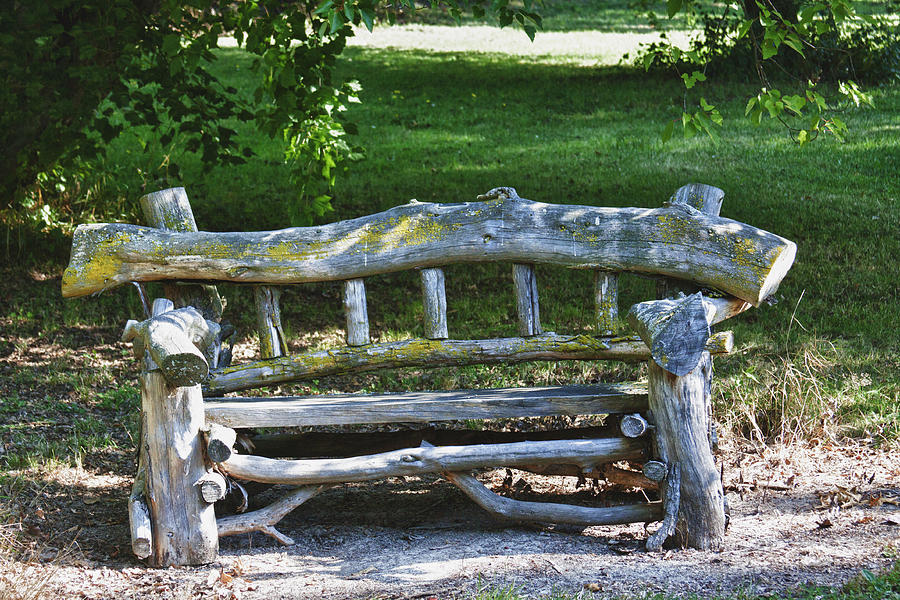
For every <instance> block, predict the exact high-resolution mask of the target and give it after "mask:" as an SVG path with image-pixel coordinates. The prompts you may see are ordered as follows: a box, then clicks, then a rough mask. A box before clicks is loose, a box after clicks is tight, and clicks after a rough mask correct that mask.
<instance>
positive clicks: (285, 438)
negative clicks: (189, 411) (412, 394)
mask: <svg viewBox="0 0 900 600" xmlns="http://www.w3.org/2000/svg"><path fill="white" fill-rule="evenodd" d="M614 435H617V431H616V429H615V428H614V427H612V426H604V427H575V428H572V429H553V430H548V431H490V430H484V431H473V430H471V429H438V428H435V427H423V428H420V429H408V430H400V431H364V432H347V431H304V432H301V433H265V434H261V435H254V436H252V437H250V442H251V443H252V444H253V454H254V455H255V456H265V457H268V458H320V457H326V456H327V457H332V458H336V457H347V456H359V455H361V454H378V453H380V452H390V451H392V450H400V449H401V448H412V447H415V446H421V445H422V442H423V441H427V442H429V443H431V444H434V445H435V446H465V445H470V444H502V443H509V442H526V441H538V440H573V439H591V438H599V437H610V436H614Z"/></svg>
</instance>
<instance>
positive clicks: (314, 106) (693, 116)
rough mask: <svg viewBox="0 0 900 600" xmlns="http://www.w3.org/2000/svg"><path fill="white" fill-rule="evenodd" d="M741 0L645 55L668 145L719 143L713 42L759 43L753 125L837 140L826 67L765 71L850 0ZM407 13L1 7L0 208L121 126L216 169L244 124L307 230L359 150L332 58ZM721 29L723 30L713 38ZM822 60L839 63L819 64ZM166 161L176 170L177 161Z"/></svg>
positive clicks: (526, 21)
mask: <svg viewBox="0 0 900 600" xmlns="http://www.w3.org/2000/svg"><path fill="white" fill-rule="evenodd" d="M741 2H742V4H740V5H733V6H731V7H730V8H729V10H731V11H732V12H731V13H728V15H729V16H728V19H727V21H726V18H725V17H726V14H725V13H723V15H722V16H721V17H720V18H718V20H716V19H707V29H708V30H707V32H706V39H705V41H704V42H702V43H698V44H695V45H694V46H692V47H691V49H689V50H680V49H678V48H676V47H674V46H672V45H665V44H664V45H657V46H655V47H653V48H651V49H649V50H648V51H647V52H645V53H644V55H643V56H642V58H641V62H642V64H643V65H644V66H645V68H654V67H659V66H665V67H669V68H674V69H676V70H677V71H678V73H679V75H680V77H681V79H682V80H683V82H684V86H685V94H686V97H685V110H684V112H683V114H682V117H681V119H680V121H670V122H669V124H668V126H667V127H665V130H664V132H663V137H664V138H668V137H670V136H671V135H672V134H673V133H674V132H675V131H676V130H677V129H680V130H682V131H683V132H684V133H685V135H694V134H697V133H706V134H708V135H710V136H712V137H716V136H717V134H716V128H717V126H718V125H719V124H721V122H722V116H721V114H720V113H719V111H718V109H717V108H716V106H715V105H714V104H713V103H712V99H711V98H707V97H706V96H704V95H702V94H699V93H696V92H697V86H698V85H699V84H702V82H703V81H705V80H706V79H707V76H708V75H707V73H708V71H707V67H708V65H710V64H711V63H712V62H713V61H714V60H715V59H716V57H717V54H716V53H717V52H718V53H719V54H721V55H723V56H724V55H725V54H727V53H725V52H723V51H722V49H721V48H718V49H717V46H716V44H719V45H720V46H722V45H724V46H729V47H731V46H734V45H735V44H737V43H739V42H740V40H745V41H746V42H747V47H748V48H749V52H750V55H751V61H752V62H753V64H754V65H755V69H756V70H757V72H758V73H759V75H760V78H761V81H762V88H761V90H760V92H759V93H758V95H756V96H755V97H752V98H749V99H748V103H747V111H746V112H747V115H748V116H750V117H751V118H753V119H755V120H756V121H757V122H759V121H761V120H762V119H764V118H767V117H771V118H776V119H781V120H783V121H784V122H785V124H787V125H788V126H789V128H790V129H791V131H792V133H793V135H794V136H795V139H796V140H797V141H799V142H800V143H805V142H807V141H810V140H811V139H814V138H815V137H816V136H817V135H819V134H820V133H829V132H830V133H834V134H837V135H841V133H842V132H843V131H844V130H845V128H846V126H845V125H844V123H843V122H842V121H841V120H840V119H839V118H837V117H836V116H835V115H834V113H833V109H834V108H835V107H836V106H837V105H836V104H835V102H834V101H833V100H830V99H828V98H827V97H826V94H825V93H824V92H823V91H822V90H821V88H820V85H819V82H820V81H821V80H823V79H824V72H823V70H822V69H821V68H818V69H817V68H815V67H813V68H809V67H808V66H798V65H803V64H804V63H803V62H801V63H797V62H796V61H795V62H794V63H790V61H788V62H787V63H784V64H787V65H788V69H785V70H786V71H787V70H792V74H793V75H794V76H795V77H797V78H798V80H799V81H800V82H801V84H800V86H799V89H798V90H796V91H794V92H793V93H788V92H787V91H785V92H781V91H779V90H778V89H774V88H773V86H772V85H771V84H770V82H769V81H768V76H767V75H766V68H767V67H766V65H769V64H775V63H776V61H778V60H779V59H780V58H783V57H784V56H785V55H790V54H795V55H796V56H799V57H801V58H802V59H803V61H806V62H810V61H807V59H809V58H811V57H812V56H813V55H814V54H816V53H819V54H821V53H822V48H823V47H825V46H827V44H832V45H834V43H835V40H837V38H838V37H839V35H840V32H841V31H842V27H843V26H844V25H845V24H846V23H848V22H850V21H852V20H858V19H859V17H858V16H857V15H856V13H854V11H853V9H852V6H851V4H850V2H849V0H823V1H821V2H818V1H816V2H809V3H807V2H805V1H804V2H803V3H801V2H799V0H741ZM644 3H645V5H649V3H650V0H644ZM442 5H443V6H445V7H446V8H447V9H448V10H449V11H450V13H451V14H452V15H454V16H457V17H458V16H459V15H461V14H462V13H463V11H471V12H472V13H474V14H475V15H488V16H490V17H492V18H493V19H494V20H495V21H496V23H497V24H498V25H499V26H501V27H502V26H506V25H515V26H517V27H520V28H522V29H523V30H524V32H525V34H526V35H528V36H529V37H532V38H533V37H534V36H535V34H536V33H537V32H538V30H539V29H540V27H541V17H540V15H539V14H538V8H537V7H536V6H535V4H534V0H526V1H525V3H524V5H522V6H517V7H513V6H512V5H510V3H509V2H508V0H491V1H490V2H470V1H469V0H444V1H443V3H442ZM403 9H405V10H413V11H414V10H415V9H416V5H415V0H400V3H399V4H388V3H382V2H378V1H376V0H324V1H323V2H321V3H319V4H317V3H316V2H315V1H314V0H313V1H312V2H302V1H299V2H298V1H294V0H252V1H246V2H225V1H217V0H188V1H186V2H182V1H177V0H47V1H46V2H39V3H31V2H24V1H22V0H11V1H10V2H6V3H4V5H3V7H2V8H0V66H2V73H3V75H2V77H3V82H2V85H0V107H2V116H0V132H2V133H0V135H2V139H0V143H2V144H3V147H4V159H3V163H2V165H0V215H2V214H4V212H5V213H6V214H9V212H10V211H16V210H18V209H21V208H22V207H25V208H28V207H29V206H30V205H29V202H31V203H33V202H34V190H35V189H37V190H38V194H39V192H40V189H41V182H42V181H46V180H48V179H51V178H52V176H53V175H54V174H56V175H59V176H61V177H62V176H63V175H60V174H65V173H66V172H67V170H72V169H78V168H84V167H85V165H89V164H90V163H91V161H92V160H93V159H95V158H97V157H99V156H102V154H103V152H104V147H105V145H106V144H108V143H109V142H110V141H111V140H113V139H114V138H115V137H116V136H117V135H119V134H120V133H121V132H122V131H123V130H124V129H125V128H133V127H140V126H149V127H152V128H153V129H155V130H156V131H157V132H161V134H160V136H161V137H160V140H161V143H162V144H163V145H165V144H167V143H168V142H170V141H171V140H172V139H173V138H176V137H177V138H179V139H181V140H183V141H184V144H185V147H186V148H187V150H188V151H192V152H197V153H199V155H200V156H201V157H202V160H203V161H204V163H207V164H217V163H226V164H228V163H237V162H241V161H243V160H244V159H246V158H247V157H249V156H251V155H252V154H253V148H250V147H247V146H246V145H244V144H242V143H241V141H240V139H239V138H238V136H237V135H236V132H235V128H234V123H235V122H240V121H244V122H253V123H254V124H255V126H256V127H257V128H259V129H260V130H261V131H264V132H266V133H267V134H268V135H270V136H271V137H273V138H277V137H279V136H281V137H283V139H284V141H285V142H286V143H285V148H286V150H285V155H284V162H285V164H286V165H287V168H289V169H290V172H291V178H292V183H293V184H294V186H295V188H296V190H297V198H296V199H295V201H294V203H293V205H292V206H293V207H294V208H293V210H292V211H291V218H292V220H293V221H294V223H295V224H306V223H309V222H310V221H311V220H312V219H313V218H314V217H315V216H316V215H322V214H323V213H325V212H326V211H327V210H329V209H330V195H329V191H330V189H331V187H332V186H333V185H334V182H335V176H336V173H337V171H338V169H339V168H340V166H341V163H344V162H345V161H348V160H350V159H352V158H353V157H354V155H355V152H356V149H355V148H354V147H353V145H352V144H351V143H350V142H349V141H348V139H349V138H348V135H349V134H352V133H353V132H354V128H353V125H352V123H350V122H348V121H347V120H346V119H344V118H343V115H342V112H343V110H344V109H345V108H346V106H347V105H348V104H350V103H352V102H355V101H357V98H356V92H357V87H356V86H355V85H354V84H353V83H352V82H339V81H336V80H335V77H334V66H335V62H336V58H337V56H338V55H339V54H340V53H341V51H342V50H343V49H344V47H345V43H346V39H347V37H348V36H350V35H352V27H351V26H352V25H357V26H359V25H362V26H365V27H366V28H368V29H370V30H371V29H372V28H373V27H375V26H376V23H377V22H379V21H383V20H386V21H392V20H393V18H394V17H395V16H396V14H397V11H399V10H403ZM666 10H667V13H668V15H669V16H670V17H671V16H674V15H676V14H678V13H680V12H693V11H696V7H695V5H694V4H693V3H692V2H691V1H690V0H667V2H666ZM716 23H718V25H716ZM711 24H712V25H711ZM715 26H718V27H720V28H724V29H725V31H719V32H718V33H717V32H716V31H710V30H709V28H710V27H715ZM223 35H229V36H232V37H233V38H234V39H235V40H236V41H237V43H238V45H239V46H240V47H241V48H243V49H245V50H246V51H247V52H249V53H250V54H251V55H252V56H253V61H252V64H251V70H252V72H253V74H254V76H255V78H256V82H257V83H256V88H255V90H254V92H253V94H252V98H245V97H242V96H240V95H239V94H238V93H237V90H235V89H234V88H231V87H228V86H227V85H225V84H223V83H222V82H221V80H220V79H219V78H217V77H216V76H215V75H214V69H213V67H214V65H215V63H216V60H217V56H216V53H215V52H214V50H215V49H216V48H217V47H218V44H219V40H220V38H221V36H223ZM828 36H831V37H830V38H829V37H828ZM725 60H728V59H727V58H726V59H725ZM823 62H828V61H827V57H826V60H825V61H822V60H819V61H818V63H817V64H823ZM811 63H816V61H811ZM782 66H783V65H782ZM833 75H834V76H833V79H835V81H836V82H837V88H836V90H837V94H838V98H839V99H840V100H841V101H844V102H853V103H856V104H859V103H861V102H865V101H866V96H865V95H864V94H863V93H862V92H861V91H860V89H859V87H858V86H857V85H856V84H855V83H853V81H852V80H851V79H850V78H849V76H848V75H852V69H851V72H849V73H837V74H833ZM688 100H690V102H688ZM689 103H690V104H692V105H695V107H694V108H689V107H688V104H689ZM170 168H171V170H172V171H174V172H173V173H172V175H173V176H176V177H177V165H175V164H173V165H171V166H170ZM42 210H45V211H49V210H50V207H49V206H47V205H44V206H43V207H42ZM44 217H45V220H50V216H49V215H44Z"/></svg>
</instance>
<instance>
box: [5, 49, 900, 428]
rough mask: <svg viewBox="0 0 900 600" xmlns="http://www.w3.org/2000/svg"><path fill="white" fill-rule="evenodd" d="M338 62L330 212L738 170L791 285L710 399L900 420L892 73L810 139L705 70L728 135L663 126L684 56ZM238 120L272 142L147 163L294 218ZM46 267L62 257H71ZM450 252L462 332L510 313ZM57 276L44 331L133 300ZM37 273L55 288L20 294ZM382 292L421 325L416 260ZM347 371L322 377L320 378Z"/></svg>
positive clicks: (552, 287) (492, 274)
mask: <svg viewBox="0 0 900 600" xmlns="http://www.w3.org/2000/svg"><path fill="white" fill-rule="evenodd" d="M221 58H222V61H221V64H220V65H219V68H220V69H221V72H222V73H223V75H224V76H225V77H227V78H228V80H229V82H230V83H232V84H233V85H235V86H237V87H239V88H240V89H244V90H247V92H248V93H250V91H251V90H252V87H251V86H252V78H251V77H250V76H249V72H248V65H249V62H248V61H249V59H248V58H247V57H246V55H244V54H243V53H242V52H241V51H239V50H236V49H224V50H222V51H221ZM340 71H341V75H342V76H343V77H345V78H348V79H349V78H353V79H357V80H359V81H360V83H361V84H362V88H363V91H362V94H361V98H362V103H361V104H359V105H354V106H353V107H352V108H351V110H350V111H349V112H348V113H347V117H348V118H349V119H350V120H352V121H354V122H355V123H357V124H358V126H359V131H360V133H359V135H358V136H355V138H354V140H353V141H354V143H358V144H360V145H361V146H363V147H364V148H365V149H366V158H365V159H364V160H362V161H359V162H356V163H353V164H351V165H350V167H349V170H348V172H347V173H345V174H344V175H343V176H342V177H341V179H340V180H339V185H338V188H337V190H336V193H335V198H334V206H335V209H336V210H335V212H333V213H330V214H328V215H327V216H326V218H325V219H323V220H338V219H341V218H352V217H356V216H361V215H364V214H370V213H373V212H377V211H380V210H384V209H387V208H390V207H392V206H396V205H398V204H403V203H406V202H408V201H409V200H410V199H412V198H415V199H418V200H419V201H423V202H424V201H433V202H461V201H469V200H474V199H475V196H476V195H478V194H480V193H484V192H485V191H487V190H488V189H490V188H493V187H496V186H513V187H515V188H517V190H518V191H519V194H520V195H521V196H522V197H525V198H529V199H532V200H538V201H542V202H554V203H572V204H588V205H602V206H644V207H654V206H659V205H660V204H661V203H662V202H664V201H665V200H666V199H668V197H669V196H670V195H671V193H672V192H673V191H674V190H675V189H677V188H678V187H679V186H681V185H684V184H685V183H688V182H703V183H708V184H712V185H716V186H718V187H721V188H722V189H723V190H725V192H726V200H725V204H724V207H723V209H722V214H723V216H726V217H730V218H734V219H737V220H739V221H743V222H746V223H750V224H752V225H755V226H758V227H761V228H763V229H766V230H769V231H772V232H775V233H778V234H780V235H782V236H784V237H787V238H789V239H792V240H794V241H795V242H796V243H797V244H798V247H799V251H798V256H797V262H796V264H795V265H794V267H793V269H792V271H791V272H790V273H789V275H788V277H787V279H786V280H785V282H784V284H783V285H782V287H781V289H780V290H779V292H778V295H777V299H778V301H779V302H778V304H777V305H775V306H764V307H761V308H759V309H756V310H752V311H750V312H748V313H745V314H744V315H741V316H739V317H737V318H735V319H733V320H732V321H730V322H728V323H727V324H726V326H727V327H729V328H732V329H733V330H734V331H735V334H736V339H737V342H738V349H737V352H736V353H735V355H733V356H731V357H728V358H723V359H720V360H718V361H717V379H716V381H717V386H716V388H715V395H716V400H717V405H718V407H717V418H719V419H720V420H721V421H722V422H723V423H724V424H725V425H726V427H727V428H728V429H730V430H731V431H733V432H734V433H736V434H739V435H741V436H744V437H749V438H756V439H760V440H775V439H777V440H788V439H791V438H792V437H796V436H800V437H806V438H810V437H820V436H833V437H841V436H844V435H851V436H856V437H862V438H870V439H872V440H873V442H876V443H882V442H889V443H895V442H896V441H897V439H898V433H900V430H898V425H897V423H898V417H900V409H898V404H900V403H898V399H900V375H898V373H900V353H898V347H900V329H898V328H897V327H895V325H894V324H895V323H897V322H898V316H900V308H898V304H897V302H896V299H897V298H898V297H900V284H898V282H897V278H896V272H897V271H896V267H895V257H896V256H898V255H900V252H898V251H900V211H898V209H897V208H896V205H897V200H898V187H900V186H898V184H897V180H896V173H897V172H898V167H900V147H898V146H900V136H898V133H900V89H898V88H897V87H896V86H888V87H884V88H880V89H876V90H873V95H874V99H875V104H876V108H875V109H872V110H856V109H853V110H849V111H847V113H846V114H844V115H843V117H844V118H845V120H847V121H848V122H849V123H850V125H851V127H852V132H851V134H850V136H849V137H848V138H847V140H846V142H844V143H840V142H838V141H836V140H834V139H832V138H827V139H822V140H819V141H817V142H816V143H814V144H811V145H809V146H807V147H804V148H799V147H798V146H796V145H795V144H794V143H793V142H792V141H791V139H790V138H789V136H788V134H787V132H786V130H785V129H784V128H783V127H782V126H781V125H780V124H778V123H766V124H764V125H763V126H761V127H757V126H754V125H751V124H750V123H748V122H747V121H746V120H744V119H743V118H742V114H743V106H744V103H745V102H746V97H747V95H748V94H751V93H752V91H753V87H752V85H750V84H745V83H740V82H736V81H722V82H719V83H715V84H710V85H708V86H707V87H706V88H704V89H703V90H702V92H701V93H702V94H703V95H705V96H706V97H707V98H708V99H710V101H715V102H716V103H717V104H718V105H719V107H720V109H721V110H722V112H723V114H724V115H725V117H726V119H727V120H726V124H725V126H724V127H723V128H722V131H721V133H722V141H721V142H718V143H714V142H712V141H711V140H710V139H709V138H706V137H695V138H692V139H687V140H685V139H675V140H673V141H671V142H669V143H668V144H663V143H662V142H661V141H660V138H659V133H660V132H661V131H662V129H663V127H664V125H665V123H666V121H667V120H668V119H672V118H677V117H678V116H679V115H680V111H681V108H682V107H681V103H682V101H683V100H684V90H683V88H682V87H681V84H680V81H677V80H675V79H674V78H672V77H667V76H657V75H647V74H645V73H643V72H639V71H635V70H631V69H627V68H621V67H620V68H610V67H591V66H583V65H581V64H576V63H568V62H566V61H560V60H552V61H550V60H548V61H544V60H542V59H540V58H529V59H527V60H521V59H517V58H515V57H511V56H509V55H504V54H497V53H465V54H464V53H433V52H427V51H423V50H409V51H397V50H390V49H378V48H350V49H348V51H347V52H346V53H345V55H344V56H343V58H342V59H341V65H340ZM714 99H715V100H714ZM243 133H244V134H245V135H247V136H248V139H249V140H251V144H252V145H253V147H254V148H255V149H256V151H257V156H256V157H254V158H253V159H252V160H251V161H250V162H249V163H248V164H246V165H243V166H239V167H229V168H214V169H204V168H203V167H202V166H201V165H200V163H199V161H198V160H197V158H196V157H193V156H191V155H186V154H177V153H175V154H173V155H172V156H171V157H170V158H171V160H175V161H177V162H178V163H179V164H180V165H181V166H182V169H183V172H184V177H183V179H182V180H181V181H172V180H168V181H159V182H151V183H149V184H148V185H149V186H157V187H166V186H168V185H175V184H183V185H185V186H186V187H187V189H188V193H189V195H190V197H191V201H192V204H193V206H194V210H195V213H196V216H197V221H198V223H199V224H200V227H201V228H204V229H211V230H235V229H243V230H252V229H269V228H278V227H281V226H284V225H286V224H287V223H286V221H285V219H284V217H283V216H281V215H282V214H283V211H282V210H281V207H282V205H283V203H284V202H285V201H286V200H288V199H290V198H291V197H292V196H293V194H294V191H293V190H292V189H291V186H290V183H289V181H288V177H287V173H286V171H285V169H284V168H283V167H282V166H281V162H280V159H281V152H282V146H281V142H280V141H279V140H270V139H267V138H263V137H260V136H259V135H258V134H256V133H255V132H254V131H253V130H252V129H250V128H246V129H245V130H244V132H243ZM139 139H142V140H144V141H149V145H150V147H151V148H153V147H154V142H153V132H149V131H134V132H129V133H128V134H126V135H124V136H123V137H122V138H121V139H120V140H117V142H116V145H115V146H114V158H113V160H112V162H114V163H115V164H116V166H117V167H116V168H117V169H118V170H119V171H120V172H121V173H122V174H123V178H122V183H123V186H124V187H125V189H126V191H127V196H126V197H125V198H124V199H123V203H124V204H126V205H127V204H130V206H131V210H132V211H133V213H137V210H138V209H137V199H138V197H139V195H140V193H141V190H140V185H139V182H135V181H134V173H135V172H137V170H138V169H139V168H140V169H143V170H144V171H145V172H146V171H147V170H148V169H150V171H151V174H152V168H153V167H152V165H154V164H161V163H162V155H161V152H158V151H151V153H150V154H144V153H142V151H141V149H140V145H139V144H138V140H139ZM154 152H156V153H154ZM129 177H131V179H129ZM136 218H137V217H135V216H134V215H131V216H127V217H126V219H130V220H134V219H136ZM53 268H55V269H56V270H57V272H58V270H59V269H60V268H61V265H60V264H57V265H56V267H53ZM447 274H448V303H449V320H450V331H451V336H453V337H460V338H479V337H491V336H503V335H514V333H515V304H514V300H513V295H512V283H511V279H510V277H509V267H508V266H505V265H501V266H483V267H475V268H473V267H471V266H465V267H463V266H460V267H456V268H452V267H451V268H449V269H448V270H447ZM538 275H539V291H540V294H541V316H542V321H543V323H544V326H545V329H547V330H552V331H557V332H578V331H583V330H589V329H590V328H591V327H592V317H591V314H592V312H591V311H592V301H591V298H590V290H591V275H590V274H589V273H585V272H573V271H567V270H564V269H554V268H549V267H541V268H539V271H538ZM55 286H56V283H54V282H52V281H51V282H47V283H44V284H42V285H41V286H35V287H34V288H32V289H27V290H24V291H23V293H22V295H21V296H19V295H16V296H15V297H12V298H10V300H11V301H10V302H9V303H7V304H6V305H5V307H4V310H5V311H6V315H7V319H8V322H9V323H10V324H18V325H17V327H24V328H27V329H28V330H29V331H40V330H43V328H46V327H49V328H50V329H51V330H52V331H51V332H49V333H47V332H45V333H44V335H63V336H64V335H65V331H66V328H67V327H85V326H93V325H96V324H98V323H102V324H104V325H106V324H110V323H117V322H119V323H120V322H124V320H125V319H126V318H134V317H135V316H136V312H137V309H136V307H137V303H136V298H135V297H134V292H133V291H132V290H120V291H118V292H113V294H114V295H107V296H105V297H104V298H103V302H98V300H97V299H85V300H75V301H66V302H63V301H62V300H61V299H59V297H58V296H57V295H56V294H57V289H56V287H55ZM38 289H39V290H41V292H40V293H41V294H44V295H46V297H45V298H42V299H41V301H39V302H37V303H34V302H32V303H30V304H29V306H30V310H23V308H22V306H23V302H29V300H28V298H29V296H30V295H33V294H34V293H35V291H36V290H38ZM368 292H369V307H370V316H371V320H372V323H373V331H374V333H375V335H376V336H377V337H378V338H379V339H383V340H388V339H400V338H404V337H410V336H416V335H421V334H422V331H421V319H420V316H421V312H422V303H421V298H420V296H419V292H418V282H417V278H416V276H415V274H414V273H406V274H397V275H390V276H383V277H374V278H372V279H371V280H370V281H369V283H368ZM653 293H654V291H653V283H652V282H651V281H647V280H645V279H639V278H636V277H625V278H624V279H623V283H622V291H621V296H622V297H621V309H622V310H623V311H625V310H627V308H628V306H630V305H631V303H633V302H636V301H640V300H645V299H648V298H651V297H652V296H653ZM247 304H248V301H247V294H246V293H245V290H238V291H236V292H234V293H231V305H230V307H229V311H228V316H229V318H230V319H231V320H233V321H236V322H238V324H239V326H240V327H239V328H240V330H241V331H242V332H243V334H244V335H245V336H251V337H252V335H253V334H252V326H253V324H252V320H251V319H250V318H249V315H250V314H251V311H250V309H249V308H248V305H247ZM117 305H124V306H126V307H127V308H124V309H122V310H118V309H117V308H116V306H117ZM284 305H285V306H284V310H285V321H286V326H287V328H288V330H289V331H290V332H291V333H292V334H293V335H295V336H296V338H297V340H298V341H297V342H296V343H295V345H296V347H298V348H299V347H309V346H310V345H313V346H315V345H316V344H319V345H321V344H322V343H324V342H323V340H330V341H337V340H339V339H340V337H341V335H340V331H341V328H342V326H343V319H342V316H341V314H340V301H339V292H338V288H337V286H336V284H321V285H309V286H299V287H296V288H293V289H292V290H291V292H290V293H288V295H287V296H286V298H285V300H284ZM29 314H31V315H32V317H29V316H28V315H29ZM59 314H62V315H63V317H62V319H60V318H59V317H58V315H59ZM8 331H9V332H12V331H14V328H12V327H10V328H8ZM6 343H8V344H15V343H16V342H15V340H12V339H9V341H8V342H6ZM640 375H641V374H640V369H639V367H633V366H621V365H612V364H604V365H575V366H573V365H568V364H564V363H560V364H550V365H531V366H527V365H526V366H521V365H520V366H516V367H511V368H509V369H498V368H490V369H456V370H446V369H445V370H439V371H436V372H434V373H423V372H421V371H414V372H401V373H398V374H390V373H388V374H384V375H382V376H378V377H370V378H366V379H365V380H364V382H363V385H364V386H365V387H366V389H367V390H369V391H377V390H379V389H386V388H388V387H394V388H410V387H420V388H429V387H431V388H440V387H460V386H461V387H468V386H478V385H505V384H508V385H519V384H522V383H534V384H546V383H559V382H564V381H567V380H573V379H596V378H607V379H624V378H626V377H633V376H640ZM357 383H359V382H358V381H356V380H354V382H353V384H354V385H355V384H357ZM347 385H348V384H347V383H346V382H338V383H334V382H330V381H324V382H316V383H314V384H312V385H311V386H310V388H309V389H312V390H317V389H322V390H327V389H333V388H334V386H338V387H340V386H344V387H346V386H347ZM82 389H84V386H82ZM82 395H84V394H82Z"/></svg>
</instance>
